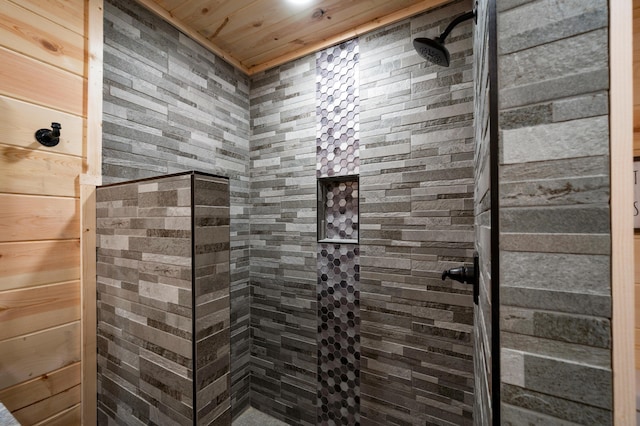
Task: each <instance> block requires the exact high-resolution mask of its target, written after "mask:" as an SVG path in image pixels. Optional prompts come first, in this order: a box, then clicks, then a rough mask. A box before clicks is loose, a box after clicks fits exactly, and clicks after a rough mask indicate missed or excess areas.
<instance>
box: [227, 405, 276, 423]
mask: <svg viewBox="0 0 640 426" xmlns="http://www.w3.org/2000/svg"><path fill="white" fill-rule="evenodd" d="M232 426H288V423H285V422H283V421H280V420H278V419H276V418H275V417H271V416H270V415H268V414H265V413H263V412H261V411H258V410H256V409H255V408H253V407H249V408H248V409H247V410H246V411H245V412H244V413H242V414H240V416H239V417H238V418H237V419H235V420H234V421H233V424H232Z"/></svg>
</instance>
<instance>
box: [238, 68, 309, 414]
mask: <svg viewBox="0 0 640 426" xmlns="http://www.w3.org/2000/svg"><path fill="white" fill-rule="evenodd" d="M251 129H252V131H251V203H252V210H251V234H252V240H251V291H252V297H251V326H252V337H253V344H252V355H253V357H252V365H251V372H252V376H251V404H252V405H253V406H254V407H256V408H258V409H260V410H261V411H264V412H266V413H268V414H270V415H272V416H274V417H276V418H278V419H280V420H283V421H286V422H287V423H289V424H296V425H315V424H316V404H317V375H316V370H317V362H318V361H317V342H316V338H317V302H316V204H317V201H316V192H317V191H316V177H315V173H316V154H315V149H316V148H315V130H316V108H315V58H314V56H307V57H305V58H302V59H299V60H297V61H294V62H291V63H288V64H286V65H283V66H280V67H277V68H275V69H272V70H269V71H266V72H263V73H259V74H257V75H254V76H253V77H252V81H251Z"/></svg>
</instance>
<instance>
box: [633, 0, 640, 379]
mask: <svg viewBox="0 0 640 426" xmlns="http://www.w3.org/2000/svg"><path fill="white" fill-rule="evenodd" d="M633 94H634V96H633V155H634V156H635V157H640V0H633ZM634 253H635V262H634V263H635V279H634V282H635V307H636V324H635V354H636V361H635V364H636V370H640V234H636V235H635V236H634Z"/></svg>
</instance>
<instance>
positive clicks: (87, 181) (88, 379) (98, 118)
mask: <svg viewBox="0 0 640 426" xmlns="http://www.w3.org/2000/svg"><path fill="white" fill-rule="evenodd" d="M87 7H88V10H87V14H88V15H87V16H88V23H87V40H88V46H89V47H88V49H89V55H88V75H87V93H86V96H87V99H86V105H87V133H86V143H85V157H86V170H85V174H83V175H82V176H81V185H80V203H81V206H82V207H81V224H80V225H81V230H82V232H81V234H80V235H81V237H80V243H81V274H82V275H81V283H82V287H81V289H82V290H81V295H82V297H81V304H82V342H81V343H82V406H81V409H80V412H81V417H82V423H83V424H96V423H97V418H96V416H97V400H96V398H97V359H96V352H97V346H96V322H97V314H96V303H97V302H96V186H97V185H101V184H102V86H103V83H102V81H103V50H104V46H103V45H104V41H103V37H104V2H103V0H89V1H88V2H87Z"/></svg>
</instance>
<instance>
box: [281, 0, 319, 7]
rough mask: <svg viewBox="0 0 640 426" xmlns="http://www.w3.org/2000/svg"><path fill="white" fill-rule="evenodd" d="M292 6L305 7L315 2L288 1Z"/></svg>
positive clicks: (305, 0)
mask: <svg viewBox="0 0 640 426" xmlns="http://www.w3.org/2000/svg"><path fill="white" fill-rule="evenodd" d="M287 1H288V2H289V3H290V4H292V5H294V6H304V5H307V4H310V3H311V2H312V1H313V0H287Z"/></svg>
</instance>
